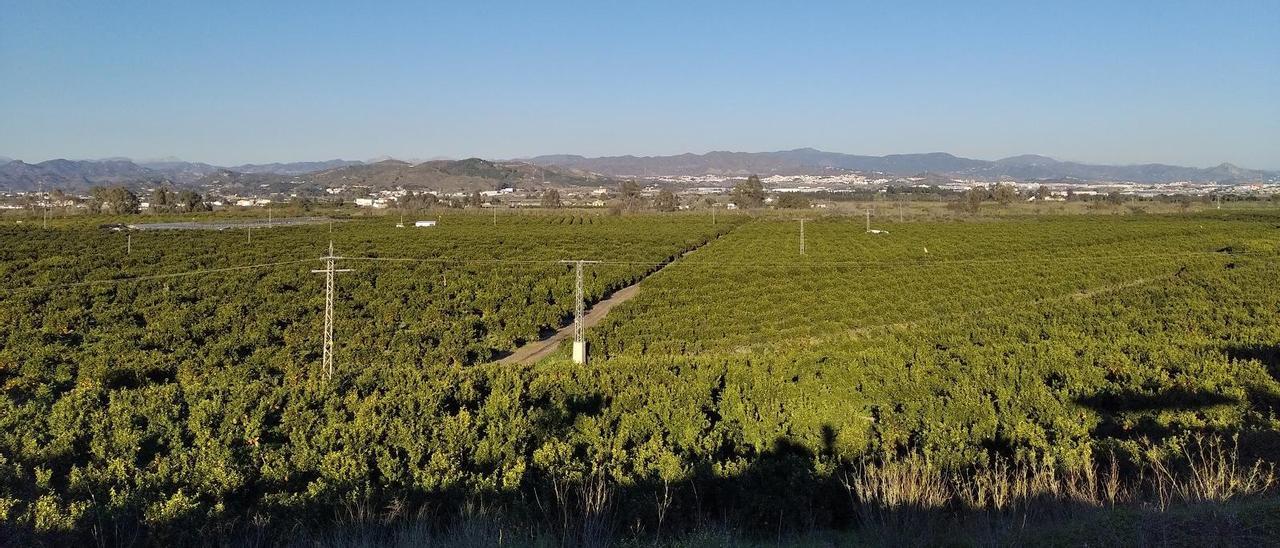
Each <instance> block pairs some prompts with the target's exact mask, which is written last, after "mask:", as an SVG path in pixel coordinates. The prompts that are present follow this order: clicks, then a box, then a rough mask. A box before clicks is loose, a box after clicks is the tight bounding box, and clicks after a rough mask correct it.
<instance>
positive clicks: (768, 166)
mask: <svg viewBox="0 0 1280 548" xmlns="http://www.w3.org/2000/svg"><path fill="white" fill-rule="evenodd" d="M528 162H530V163H533V164H537V165H544V166H560V167H568V168H572V169H578V170H583V171H591V172H595V173H602V174H606V175H612V176H616V177H645V176H679V175H726V176H735V175H748V174H753V173H754V174H760V175H775V174H784V175H790V174H822V173H831V172H833V171H858V172H867V173H884V174H888V175H916V174H920V173H935V174H946V175H953V176H957V177H965V178H975V179H984V180H1002V179H1017V180H1047V179H1071V180H1079V181H1084V182H1098V181H1133V182H1142V183H1162V182H1175V181H1192V182H1212V181H1217V182H1222V183H1236V182H1253V181H1260V180H1265V179H1274V178H1276V177H1280V173H1276V172H1266V171H1260V170H1253V169H1243V168H1239V167H1236V166H1232V165H1230V164H1222V165H1219V166H1216V167H1212V168H1206V169H1201V168H1194V167H1181V166H1171V165H1164V164H1142V165H1126V166H1109V165H1092V164H1081V163H1076V162H1060V161H1058V160H1055V159H1053V158H1049V157H1047V156H1038V155H1030V154H1029V155H1022V156H1014V157H1011V158H1005V159H1002V160H996V161H994V162H993V161H987V160H974V159H970V158H961V157H958V156H954V155H951V154H947V153H944V152H933V153H926V154H891V155H888V156H859V155H854V154H841V153H837V152H824V151H820V150H815V149H812V148H801V149H796V150H786V151H779V152H723V151H717V152H708V153H706V154H680V155H675V156H609V157H602V158H586V157H582V156H574V155H551V156H538V157H536V158H532V159H529V160H528Z"/></svg>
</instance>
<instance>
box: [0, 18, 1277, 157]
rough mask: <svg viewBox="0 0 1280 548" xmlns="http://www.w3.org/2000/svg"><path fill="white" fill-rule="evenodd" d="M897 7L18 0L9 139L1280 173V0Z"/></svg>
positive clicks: (185, 152) (226, 148) (19, 146)
mask: <svg viewBox="0 0 1280 548" xmlns="http://www.w3.org/2000/svg"><path fill="white" fill-rule="evenodd" d="M170 4H172V5H170ZM180 4H181V5H180ZM898 4H899V3H896V2H884V1H880V2H866V3H860V2H808V3H783V2H723V3H721V2H670V3H668V2H609V1H603V0H598V1H594V2H560V3H554V4H552V3H546V4H542V5H540V3H535V2H510V3H506V2H465V3H464V2H457V3H427V2H405V3H394V2H385V3H380V4H376V5H375V3H362V4H356V3H348V4H339V3H325V2H299V3H292V4H291V3H287V2H244V3H239V2H186V3H179V2H174V3H164V2H129V1H121V2H59V1H52V0H51V1H32V2H25V1H14V0H0V75H3V77H0V79H2V80H3V82H2V83H0V155H3V156H10V157H15V158H22V159H24V160H28V161H41V160H46V159H49V158H55V157H67V158H98V157H109V156H128V157H134V158H155V157H162V156H178V157H181V158H183V159H188V160H197V161H207V162H212V163H220V164H235V163H241V162H267V161H297V160H318V159H327V158H337V157H341V158H349V159H367V158H371V157H376V156H382V155H391V156H396V157H401V158H430V157H437V156H447V157H466V156H481V157H487V158H511V157H521V156H531V155H537V154H550V153H572V154H583V155H588V156H596V155H614V154H638V155H651V154H676V153H682V152H706V151H709V150H739V151H764V150H779V149H790V148H798V147H806V146H810V147H815V148H820V149H823V150H831V151H837V152H849V153H858V154H889V153H903V152H929V151H946V152H951V153H954V154H958V155H962V156H969V157H976V158H984V159H995V158H999V157H1004V156H1009V155H1014V154H1022V153H1037V154H1046V155H1050V156H1054V157H1057V158H1060V159H1069V160H1080V161H1088V162H1098V163H1140V162H1164V163H1173V164H1183V165H1198V166H1209V165H1214V164H1217V163H1219V162H1224V161H1227V162H1232V163H1236V164H1239V165H1243V166H1247V167H1259V168H1270V169H1280V2H1277V1H1273V0H1263V1H1257V2H1209V1H1205V2H1176V1H1168V2H1150V3H1145V2H1096V3H1094V2H1064V3H1060V4H1054V5H1051V4H1050V3H1048V2H1008V3H1004V2H993V3H981V2H937V3H914V2H912V3H906V2H904V3H901V4H904V5H898Z"/></svg>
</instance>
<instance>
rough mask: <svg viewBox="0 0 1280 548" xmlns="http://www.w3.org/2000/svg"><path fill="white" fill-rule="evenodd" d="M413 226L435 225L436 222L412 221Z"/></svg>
mask: <svg viewBox="0 0 1280 548" xmlns="http://www.w3.org/2000/svg"><path fill="white" fill-rule="evenodd" d="M413 226H415V227H429V226H436V222H435V221H414V222H413Z"/></svg>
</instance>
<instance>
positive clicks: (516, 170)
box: [0, 148, 1280, 193]
mask: <svg viewBox="0 0 1280 548" xmlns="http://www.w3.org/2000/svg"><path fill="white" fill-rule="evenodd" d="M849 172H858V173H864V174H870V175H874V174H882V175H885V176H896V177H903V176H918V175H921V174H929V175H931V176H942V177H956V178H964V179H975V180H983V181H1000V180H1018V181H1036V180H1054V181H1076V182H1080V183H1091V182H1115V181H1132V182H1139V183H1169V182H1176V181H1189V182H1198V183H1205V182H1218V183H1223V184H1237V183H1252V182H1258V181H1270V182H1277V181H1280V172H1275V171H1261V170H1255V169H1245V168H1240V167H1236V166H1233V165H1231V164H1226V163H1224V164H1221V165H1218V166H1215V167H1211V168H1195V167H1182V166H1172V165H1165V164H1141V165H1120V166H1116V165H1095V164H1084V163H1078V162H1063V161H1059V160H1055V159H1053V158H1050V157H1047V156H1037V155H1022V156H1013V157H1009V158H1004V159H1001V160H995V161H988V160H975V159H971V158H962V157H959V156H954V155H951V154H947V153H942V152H934V153H927V154H891V155H888V156H860V155H854V154H842V153H836V152H824V151H820V150H815V149H812V148H801V149H796V150H787V151H778V152H709V153H706V154H680V155H675V156H609V157H600V158H587V157H583V156H574V155H552V156H538V157H535V158H530V159H522V160H508V161H488V160H481V159H478V158H470V159H466V160H429V161H423V162H414V163H410V162H403V161H399V160H391V159H388V160H382V161H370V162H359V161H352V160H327V161H319V162H294V163H271V164H242V165H238V166H232V167H221V166H216V165H212V164H206V163H200V162H187V161H182V160H178V159H175V158H165V159H159V160H149V161H138V162H134V161H132V160H129V159H126V158H110V159H104V160H65V159H57V160H49V161H45V162H40V163H36V164H28V163H26V162H23V161H20V160H9V159H8V158H4V157H0V190H3V191H31V190H36V189H39V188H46V189H52V188H62V189H65V190H80V191H82V190H85V189H87V188H89V187H91V186H94V185H111V184H132V185H136V186H151V185H155V184H165V183H167V184H173V185H175V186H190V187H195V188H203V189H208V190H218V191H220V192H226V193H254V192H261V191H262V190H267V191H270V192H283V191H291V192H292V191H296V190H297V189H303V190H309V191H313V192H322V191H323V190H324V189H326V188H333V187H337V186H343V185H347V186H351V185H358V186H371V187H377V188H390V187H397V186H399V187H404V188H413V189H421V190H432V191H436V192H455V191H473V190H490V189H494V188H502V187H504V186H516V185H520V186H535V187H536V186H545V185H556V186H599V185H603V184H610V183H611V181H615V180H616V179H618V178H625V177H646V176H682V175H715V176H726V177H730V176H745V175H750V174H760V175H802V174H809V175H814V174H833V173H849Z"/></svg>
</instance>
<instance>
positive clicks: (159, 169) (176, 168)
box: [137, 159, 222, 184]
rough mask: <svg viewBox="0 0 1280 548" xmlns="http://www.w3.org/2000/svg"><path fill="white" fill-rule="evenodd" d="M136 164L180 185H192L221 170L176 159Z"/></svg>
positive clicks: (213, 166)
mask: <svg viewBox="0 0 1280 548" xmlns="http://www.w3.org/2000/svg"><path fill="white" fill-rule="evenodd" d="M137 164H138V165H140V166H142V167H144V168H147V169H149V170H151V171H154V172H156V173H159V174H162V175H164V176H165V177H168V178H169V179H171V180H173V181H174V182H176V183H181V184H189V183H193V182H195V181H196V180H198V179H199V178H201V177H204V176H205V175H208V174H210V173H214V172H216V171H218V170H219V169H222V168H220V167H218V166H215V165H210V164H204V163H200V162H184V161H182V160H177V159H164V160H152V161H144V162H137Z"/></svg>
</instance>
